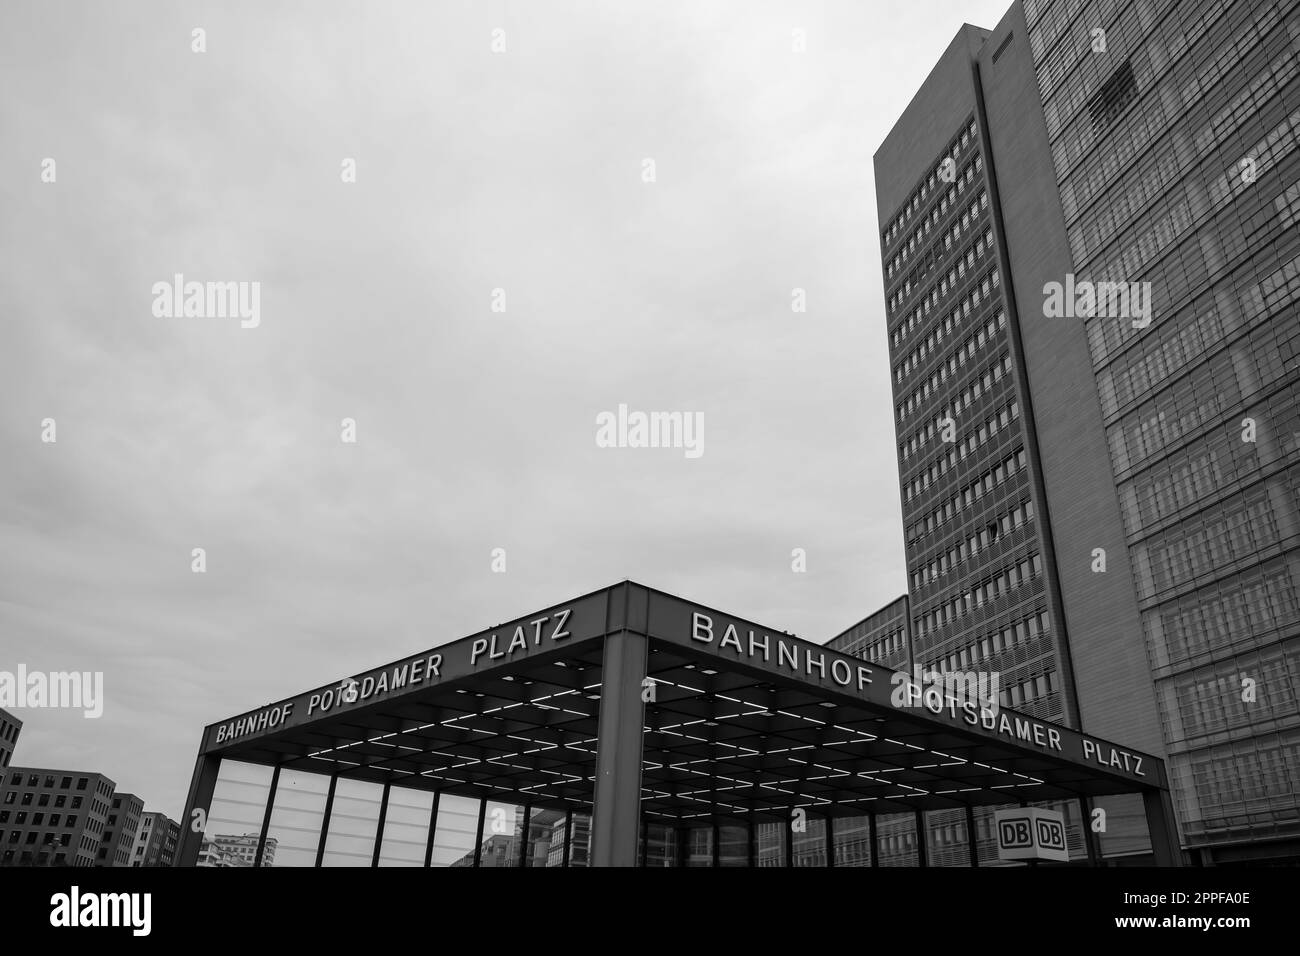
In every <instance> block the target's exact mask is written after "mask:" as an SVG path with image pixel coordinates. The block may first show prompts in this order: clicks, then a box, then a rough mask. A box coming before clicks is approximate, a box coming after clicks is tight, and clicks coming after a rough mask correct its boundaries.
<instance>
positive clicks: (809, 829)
mask: <svg viewBox="0 0 1300 956" xmlns="http://www.w3.org/2000/svg"><path fill="white" fill-rule="evenodd" d="M791 838H792V839H793V840H794V854H793V856H794V865H795V866H825V865H826V820H825V818H823V817H814V816H813V815H812V814H808V816H807V817H805V818H804V820H803V823H802V825H801V826H798V827H797V828H792V830H791Z"/></svg>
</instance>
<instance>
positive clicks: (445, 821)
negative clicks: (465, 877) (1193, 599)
mask: <svg viewBox="0 0 1300 956" xmlns="http://www.w3.org/2000/svg"><path fill="white" fill-rule="evenodd" d="M480 802H481V801H479V800H477V799H475V798H473V797H458V796H455V795H453V794H450V793H444V794H443V795H442V796H441V797H440V798H439V799H438V826H437V828H436V829H435V831H434V835H433V860H432V865H433V866H473V865H474V844H475V842H476V840H475V833H476V832H477V830H478V810H479V804H480Z"/></svg>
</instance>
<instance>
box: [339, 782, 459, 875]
mask: <svg viewBox="0 0 1300 956" xmlns="http://www.w3.org/2000/svg"><path fill="white" fill-rule="evenodd" d="M331 792H333V791H331ZM441 797H442V791H441V790H435V791H433V806H431V807H429V835H428V836H427V837H425V840H424V865H425V867H426V868H427V867H430V866H432V865H433V838H434V836H435V835H436V834H437V832H438V800H439V798H441Z"/></svg>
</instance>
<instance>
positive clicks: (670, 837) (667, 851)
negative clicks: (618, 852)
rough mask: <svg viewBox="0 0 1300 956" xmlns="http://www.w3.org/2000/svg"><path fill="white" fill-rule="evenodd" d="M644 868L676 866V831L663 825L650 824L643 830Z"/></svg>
mask: <svg viewBox="0 0 1300 956" xmlns="http://www.w3.org/2000/svg"><path fill="white" fill-rule="evenodd" d="M645 835H646V844H645V848H644V856H645V861H644V864H643V865H645V866H650V867H664V866H676V865H677V831H676V830H674V829H673V828H672V827H670V826H668V825H667V824H664V823H651V824H648V825H647V826H646V828H645Z"/></svg>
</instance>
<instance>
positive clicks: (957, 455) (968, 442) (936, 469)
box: [904, 402, 1020, 504]
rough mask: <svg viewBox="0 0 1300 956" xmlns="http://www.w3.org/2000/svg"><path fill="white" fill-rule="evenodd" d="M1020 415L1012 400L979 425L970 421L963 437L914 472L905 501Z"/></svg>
mask: <svg viewBox="0 0 1300 956" xmlns="http://www.w3.org/2000/svg"><path fill="white" fill-rule="evenodd" d="M1019 417H1020V403H1019V402H1011V403H1009V404H1008V405H1006V406H1005V407H1004V408H1001V409H999V410H998V411H996V412H994V413H993V414H992V415H990V416H989V417H988V418H986V419H984V421H982V422H980V423H979V425H978V426H975V425H972V426H971V428H970V430H969V431H968V432H967V434H966V437H965V438H963V439H962V440H961V441H958V442H953V443H952V447H951V448H949V450H948V451H947V452H945V453H944V455H943V457H942V458H939V459H938V460H937V461H935V462H934V463H933V464H931V465H930V467H928V468H926V469H925V470H924V471H922V472H921V473H920V474H919V475H917V477H916V478H914V479H912V480H911V481H909V482H908V483H907V485H906V486H905V491H904V496H905V499H906V501H907V502H908V503H909V504H910V503H911V501H912V499H913V498H914V497H917V496H918V495H920V494H922V493H923V492H926V491H928V490H929V489H930V485H932V484H935V483H937V482H938V481H939V480H940V479H941V478H942V477H943V476H944V475H946V474H947V473H948V471H949V469H951V468H956V467H957V465H958V463H960V462H962V461H965V460H966V458H967V457H969V456H970V455H973V454H974V453H975V452H976V451H977V450H978V449H980V448H982V447H983V446H984V445H985V444H986V443H987V442H988V441H990V440H991V439H993V438H994V437H996V436H997V434H998V432H1000V431H1001V430H1002V429H1004V428H1006V427H1008V426H1009V425H1010V424H1011V423H1012V422H1014V421H1016V420H1017V419H1018V418H1019ZM954 429H955V424H954ZM904 460H906V459H904Z"/></svg>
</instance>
